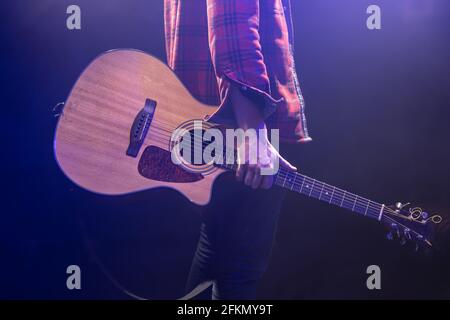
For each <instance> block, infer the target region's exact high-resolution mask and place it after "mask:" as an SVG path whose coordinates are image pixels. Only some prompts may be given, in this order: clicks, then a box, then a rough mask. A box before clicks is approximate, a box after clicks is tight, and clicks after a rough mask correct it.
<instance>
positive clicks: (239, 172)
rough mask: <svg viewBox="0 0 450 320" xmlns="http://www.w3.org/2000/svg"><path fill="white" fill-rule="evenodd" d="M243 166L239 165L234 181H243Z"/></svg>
mask: <svg viewBox="0 0 450 320" xmlns="http://www.w3.org/2000/svg"><path fill="white" fill-rule="evenodd" d="M245 166H246V165H245V164H239V165H238V168H237V170H236V180H237V181H242V180H244V175H245Z"/></svg>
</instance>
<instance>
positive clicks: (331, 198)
mask: <svg viewBox="0 0 450 320" xmlns="http://www.w3.org/2000/svg"><path fill="white" fill-rule="evenodd" d="M335 190H336V187H333V192H332V193H331V197H330V202H329V203H330V204H331V201H332V200H333V195H334V191H335Z"/></svg>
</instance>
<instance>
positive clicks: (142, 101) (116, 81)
mask: <svg viewBox="0 0 450 320" xmlns="http://www.w3.org/2000/svg"><path fill="white" fill-rule="evenodd" d="M216 110H217V107H213V106H208V105H204V104H202V103H200V102H198V101H197V100H195V99H194V98H193V97H192V96H191V94H190V93H189V92H188V90H187V89H186V88H185V87H184V86H183V85H182V84H181V82H180V80H179V79H178V78H177V77H176V75H175V74H174V73H173V72H172V71H171V70H170V69H169V67H167V66H166V65H165V64H164V63H162V62H161V61H159V60H158V59H156V58H154V57H152V56H151V55H148V54H146V53H144V52H141V51H137V50H113V51H109V52H107V53H105V54H102V55H101V56H99V57H98V58H96V59H95V60H94V61H93V62H92V63H91V64H90V65H89V66H88V67H87V68H86V69H85V70H84V72H83V73H82V74H81V76H80V77H79V79H78V81H77V82H76V84H75V86H74V87H73V89H72V91H71V93H70V95H69V97H68V99H67V101H66V104H65V107H64V110H63V113H62V114H61V116H60V118H59V121H58V125H57V129H56V134H55V141H54V148H55V156H56V160H57V162H58V164H59V166H60V167H61V169H62V170H63V172H64V173H65V174H66V175H67V176H68V177H69V178H70V179H71V180H72V181H73V182H74V183H75V184H77V185H79V186H80V187H82V188H84V189H87V190H89V191H92V192H95V193H99V194H107V195H122V194H128V193H132V192H137V191H141V190H146V189H150V188H155V187H168V188H172V189H175V190H178V191H179V192H181V193H182V194H184V195H185V196H186V197H187V198H188V199H190V200H191V201H192V202H194V203H196V204H201V205H203V204H206V203H208V202H209V199H210V196H211V188H212V184H213V182H214V180H215V178H216V177H217V175H219V174H220V173H221V172H223V170H221V169H219V170H216V171H215V172H214V173H211V174H208V175H202V174H201V173H192V172H187V171H185V170H183V169H182V168H181V167H179V166H177V165H176V164H174V163H173V162H172V161H171V159H170V150H169V148H170V138H171V135H172V132H173V130H175V129H176V128H177V127H178V126H179V125H180V124H182V123H185V122H186V121H189V120H191V119H203V118H204V117H205V116H206V115H210V114H212V113H214V112H215V111H216Z"/></svg>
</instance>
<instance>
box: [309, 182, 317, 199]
mask: <svg viewBox="0 0 450 320" xmlns="http://www.w3.org/2000/svg"><path fill="white" fill-rule="evenodd" d="M315 182H316V180H315V179H313V183H312V187H311V189H310V190H309V196H311V193H312V191H313V189H314V183H315Z"/></svg>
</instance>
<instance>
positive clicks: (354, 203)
mask: <svg viewBox="0 0 450 320" xmlns="http://www.w3.org/2000/svg"><path fill="white" fill-rule="evenodd" d="M356 201H358V196H356V198H355V202H353V207H352V211H355V205H356Z"/></svg>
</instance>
